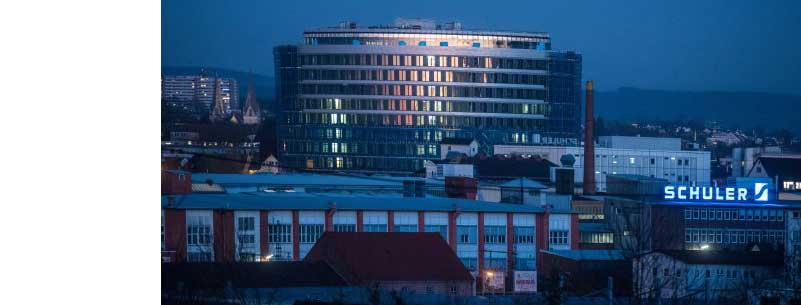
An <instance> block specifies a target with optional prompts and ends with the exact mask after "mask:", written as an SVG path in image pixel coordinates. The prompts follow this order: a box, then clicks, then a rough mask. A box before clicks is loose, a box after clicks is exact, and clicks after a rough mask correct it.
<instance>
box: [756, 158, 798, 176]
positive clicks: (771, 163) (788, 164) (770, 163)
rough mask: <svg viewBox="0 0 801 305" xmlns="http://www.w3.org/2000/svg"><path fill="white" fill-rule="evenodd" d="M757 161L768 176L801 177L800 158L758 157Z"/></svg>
mask: <svg viewBox="0 0 801 305" xmlns="http://www.w3.org/2000/svg"><path fill="white" fill-rule="evenodd" d="M757 162H759V163H760V164H762V168H764V169H765V172H766V173H767V174H768V176H770V177H774V176H779V178H781V179H783V180H784V179H801V158H777V157H760V158H759V160H758V161H757ZM752 171H753V169H752Z"/></svg>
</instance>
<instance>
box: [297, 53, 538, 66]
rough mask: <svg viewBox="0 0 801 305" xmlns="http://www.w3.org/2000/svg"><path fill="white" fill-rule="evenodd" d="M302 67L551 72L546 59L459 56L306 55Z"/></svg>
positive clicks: (303, 57) (302, 57)
mask: <svg viewBox="0 0 801 305" xmlns="http://www.w3.org/2000/svg"><path fill="white" fill-rule="evenodd" d="M301 65H303V66H306V65H356V66H360V65H364V66H407V67H451V68H486V69H519V70H547V69H548V61H547V60H545V59H521V58H503V57H488V56H455V55H389V54H328V55H302V56H301Z"/></svg>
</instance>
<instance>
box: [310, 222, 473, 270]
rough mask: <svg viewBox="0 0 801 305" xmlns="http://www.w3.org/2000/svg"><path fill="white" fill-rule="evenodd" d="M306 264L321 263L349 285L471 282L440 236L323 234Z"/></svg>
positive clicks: (433, 234)
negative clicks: (317, 261)
mask: <svg viewBox="0 0 801 305" xmlns="http://www.w3.org/2000/svg"><path fill="white" fill-rule="evenodd" d="M305 260H306V261H314V260H324V261H326V262H328V263H329V264H331V266H333V267H334V269H335V270H337V271H338V272H340V273H341V274H343V276H345V277H346V278H348V279H349V280H350V281H351V282H352V283H365V282H371V281H472V280H473V276H472V275H471V274H470V271H468V270H467V268H465V266H464V265H463V264H462V262H461V261H460V260H459V258H458V257H457V256H456V253H454V252H453V250H452V249H451V247H450V246H448V244H447V243H446V242H445V240H443V239H442V237H441V236H440V235H439V233H430V232H429V233H400V232H393V233H384V232H382V233H373V232H369V233H368V232H358V233H354V232H326V233H324V234H323V236H322V237H320V239H319V240H318V241H317V243H316V244H315V245H314V247H313V248H312V249H311V251H309V254H308V255H307V256H306V258H305Z"/></svg>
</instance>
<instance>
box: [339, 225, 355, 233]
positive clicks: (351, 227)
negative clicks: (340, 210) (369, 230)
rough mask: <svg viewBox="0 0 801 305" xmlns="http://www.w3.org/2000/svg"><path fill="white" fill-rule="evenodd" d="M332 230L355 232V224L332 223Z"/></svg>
mask: <svg viewBox="0 0 801 305" xmlns="http://www.w3.org/2000/svg"><path fill="white" fill-rule="evenodd" d="M334 232H356V225H355V224H348V225H345V224H335V225H334Z"/></svg>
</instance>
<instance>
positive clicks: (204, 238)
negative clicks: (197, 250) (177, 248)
mask: <svg viewBox="0 0 801 305" xmlns="http://www.w3.org/2000/svg"><path fill="white" fill-rule="evenodd" d="M191 220H193V221H191V222H190V224H189V226H188V228H187V231H186V232H187V244H189V245H190V246H210V245H211V242H212V240H211V223H210V221H208V219H207V218H205V217H193V218H191Z"/></svg>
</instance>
